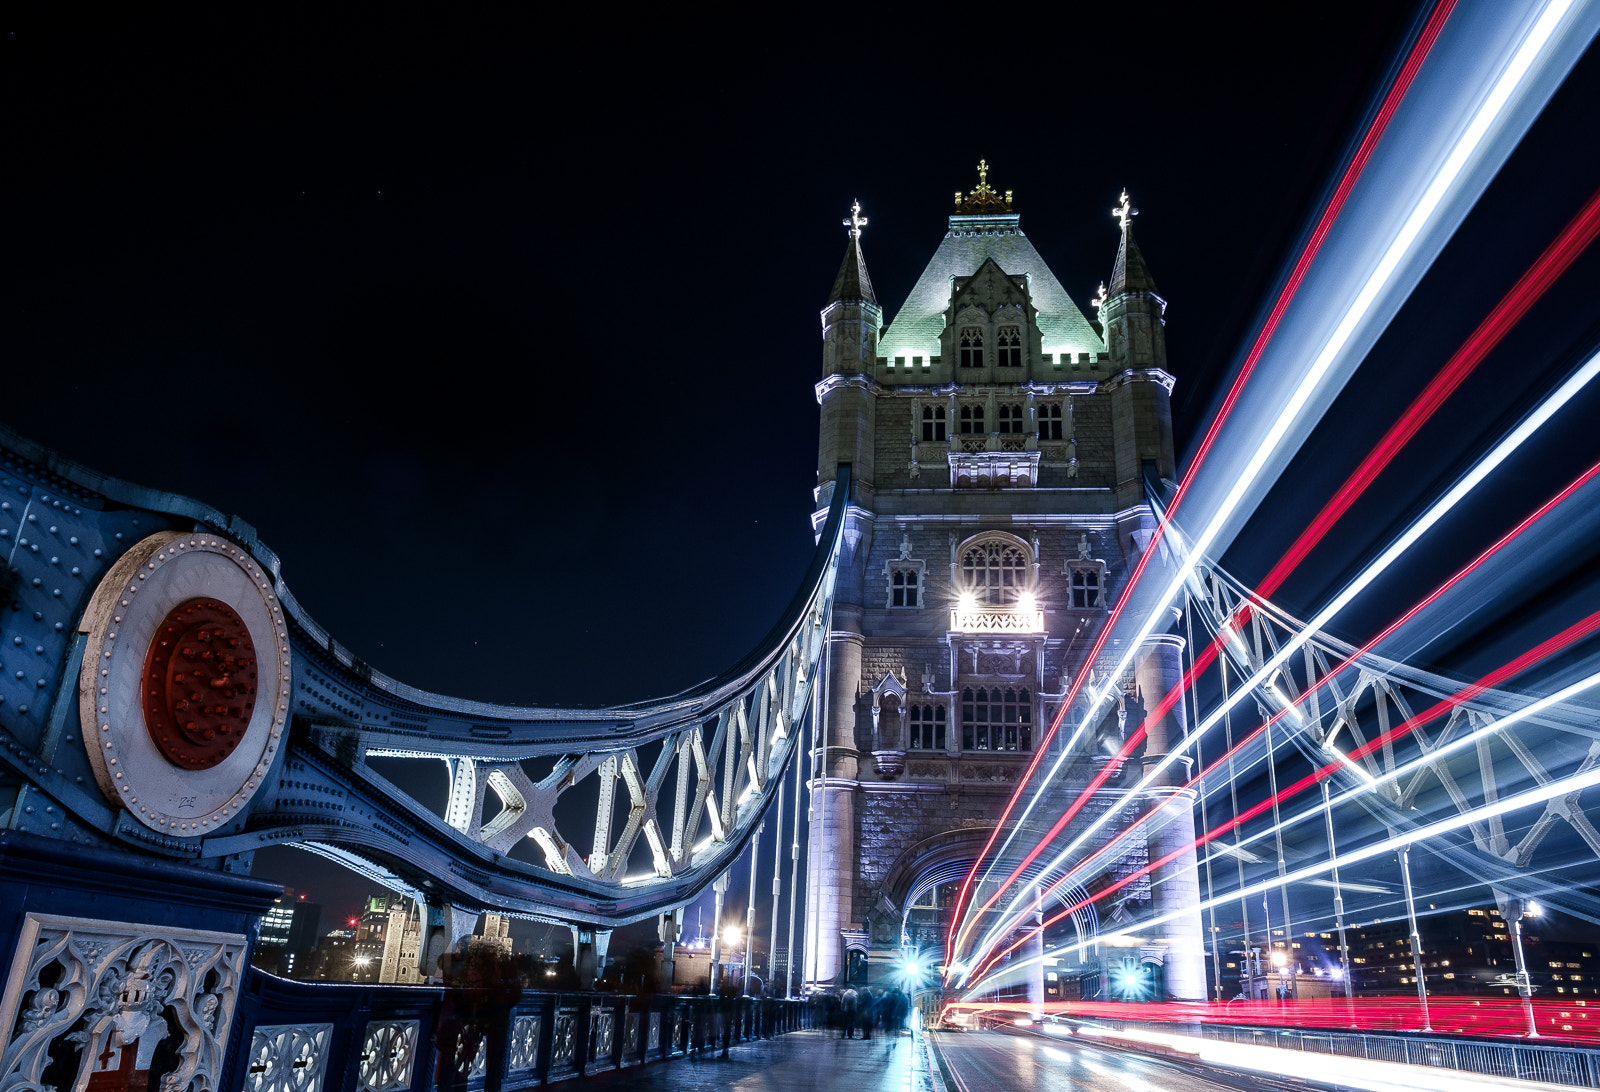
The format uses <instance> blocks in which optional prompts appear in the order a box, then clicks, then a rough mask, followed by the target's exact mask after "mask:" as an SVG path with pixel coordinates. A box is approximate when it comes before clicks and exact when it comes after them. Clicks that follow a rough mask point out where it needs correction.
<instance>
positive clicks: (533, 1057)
mask: <svg viewBox="0 0 1600 1092" xmlns="http://www.w3.org/2000/svg"><path fill="white" fill-rule="evenodd" d="M538 1064H539V1018H538V1017H537V1016H519V1017H517V1018H516V1020H515V1021H514V1022H513V1023H512V1025H511V1062H510V1065H508V1066H507V1068H508V1069H509V1070H510V1071H511V1072H513V1073H521V1072H523V1071H524V1070H529V1069H533V1068H534V1067H535V1066H537V1065H538Z"/></svg>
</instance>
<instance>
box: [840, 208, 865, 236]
mask: <svg viewBox="0 0 1600 1092" xmlns="http://www.w3.org/2000/svg"><path fill="white" fill-rule="evenodd" d="M844 226H845V227H847V228H849V229H850V230H849V231H848V232H846V234H848V235H849V236H850V238H852V239H859V238H861V229H862V228H864V227H866V226H867V218H866V217H865V216H863V215H861V202H860V201H852V202H850V218H849V219H848V220H846V221H844Z"/></svg>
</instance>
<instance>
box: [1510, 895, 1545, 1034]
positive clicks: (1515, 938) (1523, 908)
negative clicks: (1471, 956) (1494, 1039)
mask: <svg viewBox="0 0 1600 1092" xmlns="http://www.w3.org/2000/svg"><path fill="white" fill-rule="evenodd" d="M1540 912H1541V910H1540V907H1539V904H1538V903H1536V902H1534V901H1533V900H1532V899H1524V900H1522V901H1521V902H1519V903H1518V904H1517V916H1516V917H1515V918H1513V919H1512V921H1511V954H1512V955H1513V956H1515V957H1516V960H1517V994H1518V995H1519V996H1520V997H1521V998H1522V1015H1523V1016H1524V1017H1525V1018H1526V1019H1527V1021H1528V1038H1530V1039H1537V1038H1538V1037H1539V1025H1538V1023H1537V1022H1536V1021H1535V1020H1534V1018H1533V980H1532V979H1530V978H1529V977H1528V964H1527V962H1526V961H1525V960H1524V959H1523V958H1522V919H1523V918H1536V917H1538V916H1539V914H1540Z"/></svg>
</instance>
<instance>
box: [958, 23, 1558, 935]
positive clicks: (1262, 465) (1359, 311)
mask: <svg viewBox="0 0 1600 1092" xmlns="http://www.w3.org/2000/svg"><path fill="white" fill-rule="evenodd" d="M1570 7H1571V3H1570V2H1569V0H1552V2H1551V3H1550V4H1547V5H1546V6H1545V7H1544V8H1543V9H1541V10H1540V12H1539V15H1538V17H1537V18H1536V19H1535V20H1534V22H1533V24H1532V26H1531V27H1530V29H1529V30H1528V32H1527V33H1526V35H1525V36H1524V37H1523V39H1522V41H1521V43H1520V45H1519V46H1518V47H1517V49H1516V51H1515V53H1514V55H1513V56H1512V58H1511V60H1510V62H1509V63H1508V64H1507V65H1506V67H1505V68H1504V69H1503V70H1502V71H1501V73H1500V74H1499V76H1498V78H1497V79H1496V80H1495V81H1494V83H1493V86H1492V87H1491V89H1490V91H1489V93H1488V95H1487V96H1486V97H1485V98H1484V99H1483V101H1482V102H1481V103H1480V104H1479V105H1478V107H1477V109H1476V111H1475V112H1474V113H1473V115H1472V118H1471V120H1470V122H1469V123H1468V124H1467V126H1466V127H1465V129H1464V131H1462V132H1461V133H1460V135H1459V136H1458V137H1457V138H1456V140H1455V142H1454V144H1453V145H1452V148H1451V151H1450V153H1449V155H1447V156H1446V157H1445V160H1444V162H1443V163H1442V164H1441V166H1440V167H1439V169H1438V170H1437V171H1436V172H1435V173H1434V175H1433V177H1432V179H1431V181H1430V182H1429V183H1428V185H1427V186H1426V187H1425V188H1424V190H1423V192H1422V194H1421V196H1420V197H1419V198H1418V200H1417V201H1416V203H1415V204H1414V205H1413V206H1412V208H1411V210H1410V212H1409V214H1408V215H1407V217H1406V219H1405V221H1404V223H1403V224H1402V226H1401V228H1400V230H1399V231H1398V232H1397V234H1396V236H1395V237H1394V238H1393V239H1392V240H1391V241H1390V243H1389V245H1388V247H1387V248H1386V250H1385V251H1384V254H1383V256H1382V258H1381V259H1380V260H1379V261H1378V263H1377V265H1376V267H1375V268H1374V269H1373V270H1372V272H1371V273H1370V274H1369V275H1368V276H1367V278H1366V280H1365V283H1364V284H1363V285H1362V287H1361V289H1360V290H1359V291H1358V292H1357V293H1356V294H1355V296H1354V298H1353V300H1352V301H1351V302H1350V304H1349V305H1348V306H1347V307H1346V308H1345V310H1344V313H1343V316H1342V318H1341V319H1340V321H1339V323H1338V325H1337V326H1336V327H1335V329H1334V330H1333V331H1332V333H1331V334H1330V336H1329V337H1328V338H1327V339H1326V340H1325V341H1324V343H1323V345H1322V347H1321V349H1320V350H1319V351H1318V352H1317V354H1316V356H1315V357H1314V359H1313V360H1312V362H1311V364H1310V366H1309V367H1308V368H1307V370H1306V372H1305V373H1304V375H1303V376H1302V377H1301V379H1300V380H1299V381H1298V384H1297V385H1296V387H1295V389H1294V391H1293V393H1292V394H1291V395H1290V397H1289V398H1288V399H1287V401H1286V402H1285V404H1284V405H1283V406H1282V408H1281V409H1280V410H1279V411H1278V414H1277V416H1276V418H1275V419H1274V422H1273V424H1272V426H1271V428H1270V429H1269V430H1268V432H1267V435H1266V436H1265V437H1264V438H1263V440H1262V441H1261V442H1260V443H1259V444H1258V445H1257V446H1256V447H1255V448H1254V451H1253V454H1252V455H1251V457H1250V459H1249V461H1248V462H1247V464H1246V466H1245V467H1244V468H1243V471H1242V472H1241V473H1239V474H1238V475H1236V476H1234V477H1233V479H1232V480H1233V485H1232V487H1231V488H1230V489H1229V490H1228V492H1227V494H1226V495H1225V496H1224V498H1223V500H1222V502H1221V503H1220V504H1219V505H1218V506H1217V509H1216V511H1215V512H1214V513H1213V514H1212V515H1211V516H1210V518H1209V520H1208V521H1207V522H1206V524H1205V526H1204V527H1203V529H1202V530H1201V531H1200V532H1199V534H1198V535H1197V536H1196V539H1195V542H1194V545H1193V551H1192V552H1193V554H1204V553H1206V552H1207V551H1208V550H1209V549H1210V548H1211V547H1212V545H1213V544H1214V543H1215V542H1216V540H1217V538H1218V536H1220V535H1221V534H1222V533H1223V531H1224V529H1225V528H1226V527H1227V526H1228V524H1229V521H1230V520H1231V519H1232V518H1233V517H1234V515H1235V514H1236V513H1237V512H1238V510H1239V508H1240V507H1241V505H1242V504H1243V502H1244V500H1245V499H1246V497H1247V496H1249V495H1250V492H1251V490H1252V489H1254V488H1255V486H1256V483H1257V480H1258V479H1259V478H1260V476H1261V474H1262V473H1263V471H1264V470H1265V469H1266V467H1267V466H1268V464H1269V462H1270V461H1271V460H1272V459H1273V458H1275V457H1276V456H1277V455H1278V454H1279V448H1280V447H1281V446H1282V445H1283V443H1284V442H1285V440H1286V438H1287V437H1288V435H1289V433H1290V430H1291V427H1292V426H1294V425H1295V424H1296V422H1297V421H1298V419H1299V418H1300V416H1301V414H1302V411H1303V410H1304V409H1305V408H1306V406H1307V405H1308V404H1309V403H1310V402H1311V400H1312V399H1313V397H1315V396H1320V395H1322V394H1323V393H1325V392H1324V391H1323V382H1324V380H1325V379H1327V378H1328V375H1329V372H1330V370H1331V369H1332V368H1333V366H1334V364H1335V362H1336V361H1338V360H1339V359H1340V358H1341V356H1342V354H1343V353H1344V352H1345V350H1346V348H1347V347H1348V346H1349V345H1350V343H1351V341H1352V338H1353V337H1354V336H1355V335H1356V333H1357V331H1358V330H1359V329H1361V327H1362V325H1363V323H1364V321H1365V319H1366V318H1367V316H1368V314H1369V313H1370V312H1372V311H1373V308H1374V306H1375V304H1376V303H1377V301H1378V300H1379V299H1380V298H1381V297H1382V295H1383V293H1384V291H1385V290H1386V289H1387V288H1388V287H1389V285H1390V282H1391V280H1392V278H1393V277H1394V276H1395V274H1396V272H1397V270H1399V269H1400V268H1401V265H1402V263H1403V262H1404V261H1405V260H1406V259H1407V258H1408V257H1410V255H1411V252H1412V248H1413V246H1414V245H1415V244H1416V243H1417V241H1418V239H1419V238H1420V237H1421V236H1422V234H1423V232H1424V229H1425V228H1427V227H1428V226H1430V224H1431V223H1432V221H1433V219H1434V217H1435V214H1436V213H1438V212H1439V210H1440V206H1441V204H1442V202H1443V201H1444V199H1445V197H1446V195H1447V194H1448V193H1449V192H1450V190H1451V187H1452V186H1453V185H1454V184H1455V182H1456V181H1457V180H1458V178H1460V176H1461V175H1462V172H1463V171H1464V170H1465V169H1466V167H1467V165H1468V164H1469V162H1471V161H1472V159H1473V156H1474V154H1475V153H1476V152H1477V150H1478V149H1479V147H1480V145H1481V144H1482V142H1483V141H1484V139H1485V137H1486V135H1487V134H1488V133H1489V132H1490V131H1491V129H1492V128H1493V127H1494V125H1495V122H1496V121H1497V119H1498V118H1499V117H1500V115H1501V113H1502V111H1503V110H1504V109H1505V107H1506V106H1507V104H1508V103H1509V102H1510V101H1511V100H1512V98H1513V95H1514V93H1515V92H1516V91H1517V89H1518V87H1519V85H1520V84H1521V82H1522V81H1523V79H1524V77H1526V76H1527V75H1528V73H1529V72H1530V70H1532V69H1533V68H1534V66H1535V63H1536V62H1537V61H1538V60H1539V58H1540V56H1541V54H1542V53H1543V51H1544V50H1545V48H1546V46H1547V45H1548V44H1549V43H1550V41H1551V39H1552V36H1553V35H1554V34H1555V31H1556V29H1557V27H1558V26H1559V24H1560V23H1561V20H1562V19H1563V17H1564V16H1565V15H1566V14H1567V12H1568V10H1569V9H1570ZM1435 14H1436V15H1438V14H1439V13H1438V12H1437V11H1436V13H1435ZM1420 45H1421V43H1420V42H1419V46H1420ZM1414 52H1415V51H1414ZM1402 94H1403V92H1402ZM1318 245H1320V242H1319V243H1318ZM1236 387H1238V384H1236ZM1197 469H1198V465H1196V466H1194V467H1192V468H1191V471H1190V473H1189V474H1188V475H1186V476H1185V484H1189V483H1192V481H1193V480H1194V473H1195V471H1196V470H1197ZM1159 533H1160V532H1159V530H1158V534H1159ZM1155 546H1156V544H1155V543H1154V542H1152V544H1151V546H1150V548H1149V549H1147V550H1146V551H1145V553H1144V554H1143V555H1142V556H1141V558H1140V561H1139V564H1138V565H1137V566H1136V568H1135V572H1134V575H1133V578H1132V580H1131V581H1130V587H1129V589H1128V591H1127V592H1126V593H1125V594H1124V596H1123V599H1122V602H1121V603H1119V608H1120V607H1121V606H1122V605H1123V604H1125V603H1127V602H1129V601H1130V599H1131V597H1132V594H1133V591H1134V589H1135V587H1136V585H1137V583H1138V581H1139V579H1140V578H1141V577H1142V575H1143V574H1144V572H1145V571H1146V564H1147V562H1148V559H1149V556H1150V555H1151V554H1152V553H1154V552H1155ZM1191 566H1192V559H1191V561H1190V562H1188V563H1186V564H1183V565H1180V566H1179V567H1178V568H1179V571H1178V572H1177V573H1176V574H1175V575H1174V577H1173V579H1172V580H1171V581H1170V583H1169V584H1168V585H1167V587H1166V588H1165V590H1164V591H1163V592H1162V593H1161V594H1160V595H1159V596H1158V597H1157V598H1156V600H1155V601H1154V603H1153V604H1151V605H1150V606H1149V607H1148V609H1147V613H1146V615H1145V619H1144V621H1143V622H1142V623H1141V625H1140V626H1139V627H1138V632H1137V633H1136V634H1134V635H1133V636H1132V637H1131V639H1129V640H1128V641H1127V644H1126V648H1127V651H1126V652H1125V653H1124V655H1123V656H1122V658H1121V660H1120V662H1119V664H1118V666H1117V667H1116V668H1115V669H1113V671H1111V672H1110V673H1109V674H1108V676H1107V682H1106V685H1104V686H1102V687H1101V688H1100V690H1099V692H1098V693H1097V694H1095V695H1094V696H1093V698H1092V700H1091V701H1090V704H1089V709H1088V710H1087V713H1086V715H1085V718H1084V724H1085V725H1087V724H1089V723H1092V722H1093V719H1094V715H1095V713H1096V712H1097V711H1098V710H1099V708H1100V706H1101V705H1102V703H1104V702H1105V701H1106V700H1107V699H1108V697H1109V696H1110V695H1111V693H1112V692H1113V689H1112V688H1113V686H1114V682H1115V679H1116V678H1118V677H1120V676H1121V674H1122V673H1123V672H1124V671H1125V670H1126V669H1127V667H1128V665H1129V664H1130V663H1131V661H1132V659H1133V657H1134V656H1135V655H1136V654H1137V650H1138V648H1139V646H1140V645H1141V643H1142V642H1143V641H1144V639H1145V638H1146V637H1148V636H1149V635H1150V634H1151V633H1152V632H1153V631H1154V629H1155V627H1156V626H1157V625H1158V624H1160V619H1161V617H1162V615H1163V612H1164V611H1165V610H1166V609H1167V607H1168V606H1169V605H1170V604H1171V603H1172V602H1173V600H1175V599H1176V597H1177V595H1178V594H1179V593H1180V592H1181V590H1182V588H1183V586H1184V584H1185V582H1186V581H1187V580H1188V579H1189V576H1190V568H1191ZM1115 620H1116V619H1115V617H1114V618H1113V619H1112V621H1111V622H1108V624H1107V626H1106V627H1105V628H1104V629H1103V630H1102V632H1101V635H1100V637H1099V639H1097V641H1096V644H1095V648H1094V650H1092V651H1091V654H1090V660H1091V662H1092V660H1093V657H1094V656H1095V655H1096V654H1098V652H1099V650H1100V649H1101V648H1102V647H1103V645H1104V640H1105V638H1106V637H1107V635H1108V634H1109V633H1110V631H1111V629H1112V628H1113V625H1114V622H1115ZM1079 686H1080V682H1079V681H1075V682H1074V684H1073V686H1072V688H1071V689H1070V690H1069V694H1068V699H1067V700H1066V701H1065V702H1063V704H1062V707H1061V709H1060V710H1058V712H1057V715H1056V717H1055V718H1054V720H1053V721H1052V724H1051V728H1050V730H1049V731H1048V732H1047V733H1046V734H1045V736H1044V738H1043V739H1042V740H1041V745H1040V748H1039V752H1038V754H1036V756H1035V759H1034V761H1033V763H1031V764H1030V766H1029V768H1028V770H1027V772H1026V774H1025V775H1024V778H1023V784H1026V783H1027V782H1028V781H1029V780H1030V779H1031V778H1032V775H1033V773H1034V771H1035V769H1036V767H1037V764H1038V760H1039V756H1040V755H1042V753H1043V751H1044V750H1045V749H1046V748H1047V746H1048V742H1049V740H1050V738H1051V737H1053V735H1054V733H1055V732H1056V731H1057V730H1058V729H1059V725H1060V722H1061V720H1062V717H1063V716H1064V713H1065V710H1066V709H1067V708H1069V707H1070V706H1071V703H1072V701H1074V700H1075V699H1076V695H1077V692H1078V689H1079ZM1083 730H1084V729H1083V728H1080V730H1079V732H1078V733H1076V734H1075V735H1074V738H1073V740H1072V741H1071V744H1069V748H1067V749H1064V750H1063V756H1064V755H1065V754H1066V753H1068V752H1069V751H1070V748H1071V747H1072V746H1075V745H1076V744H1077V742H1078V740H1079V737H1081V734H1082V731H1083ZM1059 765H1060V762H1059V761H1058V763H1057V765H1056V767H1055V768H1053V769H1052V776H1054V774H1055V772H1056V770H1057V769H1059ZM1042 791H1043V787H1042V786H1041V787H1040V788H1037V789H1036V790H1035V793H1034V795H1033V797H1032V798H1031V799H1030V800H1029V803H1028V805H1027V808H1026V809H1025V811H1024V813H1023V816H1022V819H1023V820H1025V819H1026V817H1027V815H1028V814H1029V812H1031V810H1032V808H1033V807H1034V806H1035V805H1036V804H1037V802H1038V800H1039V794H1040V793H1041V792H1042ZM1019 794H1020V786H1019ZM1018 798H1019V797H1018V796H1014V797H1013V800H1012V801H1011V802H1009V803H1008V804H1007V807H1006V809H1005V812H1004V813H1003V815H1002V819H1001V823H1000V824H999V825H998V826H997V828H996V832H997V833H998V830H999V827H1000V826H1004V825H1006V823H1007V820H1008V819H1009V817H1010V812H1011V810H1012V808H1013V807H1014V805H1015V802H1016V800H1017V799H1018ZM1020 826H1021V820H1019V822H1018V823H1017V824H1014V825H1013V826H1012V830H1011V834H1008V837H1007V844H1008V845H1009V842H1010V839H1011V837H1013V836H1014V833H1015V830H1016V829H1018V828H1020ZM997 833H996V835H992V836H991V838H990V839H989V841H988V842H987V843H986V845H985V848H984V850H983V851H982V853H980V855H979V858H978V860H977V861H976V862H975V863H974V865H973V868H972V870H971V872H970V873H969V875H968V877H967V879H966V881H964V883H963V885H962V888H961V892H960V894H959V895H958V898H957V903H956V915H957V916H956V924H955V925H954V927H953V929H952V932H951V935H950V936H949V938H948V940H947V954H948V955H954V953H955V952H956V951H957V950H958V949H959V948H960V946H961V944H962V943H963V942H964V940H965V937H966V935H967V932H968V931H969V930H970V929H971V928H972V926H973V924H974V922H973V921H972V920H971V919H970V917H967V918H963V917H962V911H963V910H964V908H965V906H966V899H967V896H968V894H969V893H970V890H971V886H972V882H973V880H974V878H975V877H976V876H977V873H978V869H979V868H980V867H982V866H983V864H984V862H985V860H986V858H987V857H988V854H989V851H990V850H991V849H992V848H993V842H994V837H995V836H997ZM1035 856H1037V852H1036V853H1035ZM991 867H992V866H991ZM948 961H949V960H948V959H947V962H948Z"/></svg>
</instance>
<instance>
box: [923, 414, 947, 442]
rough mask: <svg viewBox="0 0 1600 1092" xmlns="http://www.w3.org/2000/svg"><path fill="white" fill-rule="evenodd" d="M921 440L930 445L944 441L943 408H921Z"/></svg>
mask: <svg viewBox="0 0 1600 1092" xmlns="http://www.w3.org/2000/svg"><path fill="white" fill-rule="evenodd" d="M922 438H923V439H924V440H926V441H929V442H930V443H935V442H938V441H941V440H944V439H945V438H946V437H945V434H944V407H943V406H923V407H922Z"/></svg>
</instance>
